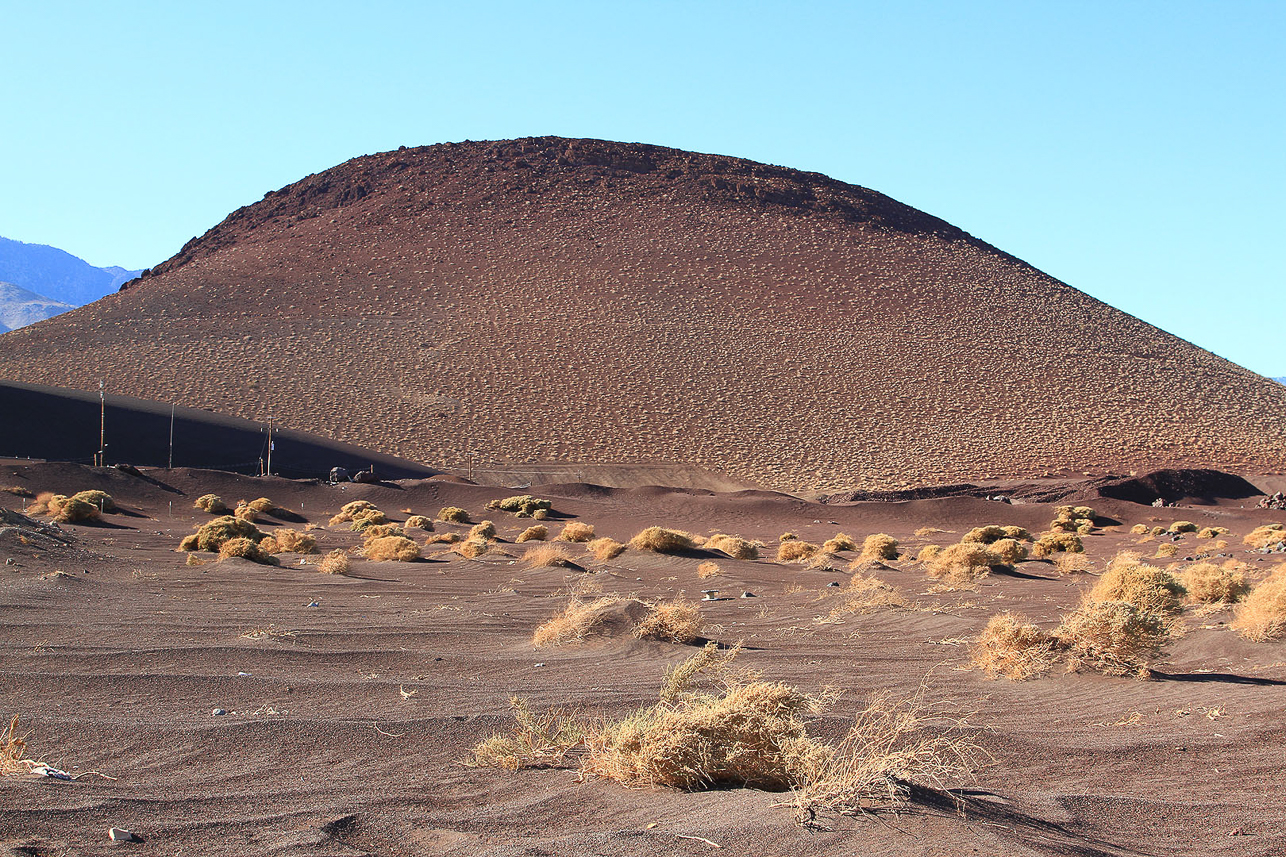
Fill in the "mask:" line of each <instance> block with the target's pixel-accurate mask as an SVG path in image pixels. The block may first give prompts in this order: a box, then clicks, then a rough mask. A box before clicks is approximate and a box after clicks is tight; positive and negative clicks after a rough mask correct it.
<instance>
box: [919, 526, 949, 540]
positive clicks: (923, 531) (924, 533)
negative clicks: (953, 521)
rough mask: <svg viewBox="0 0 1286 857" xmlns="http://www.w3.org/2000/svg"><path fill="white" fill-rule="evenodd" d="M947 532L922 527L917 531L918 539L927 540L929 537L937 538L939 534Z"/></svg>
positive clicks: (935, 528)
mask: <svg viewBox="0 0 1286 857" xmlns="http://www.w3.org/2000/svg"><path fill="white" fill-rule="evenodd" d="M945 532H946V530H940V529H938V528H937V527H921V528H920V529H918V530H916V531H915V535H916V537H917V538H921V539H926V538H928V537H929V536H936V535H937V534H938V533H945Z"/></svg>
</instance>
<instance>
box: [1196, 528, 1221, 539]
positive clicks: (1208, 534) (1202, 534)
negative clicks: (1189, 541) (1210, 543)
mask: <svg viewBox="0 0 1286 857" xmlns="http://www.w3.org/2000/svg"><path fill="white" fill-rule="evenodd" d="M1226 535H1228V529H1227V528H1226V527H1202V528H1201V529H1200V530H1198V531H1197V538H1199V539H1213V538H1216V537H1218V536H1226Z"/></svg>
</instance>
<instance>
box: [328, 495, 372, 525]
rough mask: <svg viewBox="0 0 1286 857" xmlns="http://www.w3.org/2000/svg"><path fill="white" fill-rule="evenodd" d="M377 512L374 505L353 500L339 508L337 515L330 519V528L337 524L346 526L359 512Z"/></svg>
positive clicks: (365, 501)
mask: <svg viewBox="0 0 1286 857" xmlns="http://www.w3.org/2000/svg"><path fill="white" fill-rule="evenodd" d="M370 511H379V510H378V509H376V508H375V504H374V503H371V502H369V501H367V500H354V501H353V502H351V503H345V504H344V505H343V506H341V507H340V509H339V513H338V514H337V515H335V516H334V517H333V518H331V519H330V525H331V526H332V527H334V526H336V525H338V524H346V523H348V522H349V521H352V520H353V518H355V517H356V516H357V515H358V514H359V513H361V512H370Z"/></svg>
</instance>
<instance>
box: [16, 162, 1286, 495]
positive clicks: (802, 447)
mask: <svg viewBox="0 0 1286 857" xmlns="http://www.w3.org/2000/svg"><path fill="white" fill-rule="evenodd" d="M1195 310H1196V308H1195V307H1194V311H1195ZM0 377H6V378H12V379H15V380H21V381H28V382H37V383H42V384H52V385H58V386H69V387H77V388H81V389H93V388H96V387H97V384H98V379H99V378H106V379H107V380H108V384H109V389H110V390H111V391H113V392H119V393H125V394H128V395H132V396H139V397H143V398H149V399H156V400H160V401H163V402H164V401H177V402H179V403H180V404H184V405H189V406H195V407H201V408H208V409H212V410H216V411H220V412H223V413H226V414H230V415H235V416H238V417H245V418H250V419H257V420H264V419H272V420H273V421H274V422H276V423H280V424H284V425H287V426H290V427H293V428H297V429H304V430H308V431H313V432H317V433H321V434H324V435H329V436H332V437H334V438H336V439H338V440H342V441H346V442H350V443H355V444H360V445H363V446H368V447H373V448H377V449H380V450H383V451H386V452H390V453H395V454H397V455H399V456H402V457H405V458H410V459H415V460H419V461H424V462H427V463H430V464H433V465H437V466H442V465H445V466H452V465H456V466H458V465H469V464H472V465H476V466H481V467H491V468H496V469H501V470H503V469H504V468H505V467H506V466H508V465H510V464H515V463H530V462H619V463H647V462H682V463H685V464H693V465H698V466H702V467H706V468H710V469H714V470H719V471H723V472H726V473H728V474H730V475H732V476H735V477H738V478H743V479H747V480H754V481H756V482H758V483H760V484H763V485H767V486H773V487H779V488H786V489H797V488H842V487H863V486H866V487H897V486H899V485H906V484H911V483H929V482H949V481H961V480H966V479H980V478H986V477H988V476H992V475H997V476H999V475H1005V476H1027V475H1037V474H1040V473H1043V472H1047V471H1054V470H1058V469H1074V470H1078V471H1081V470H1084V471H1099V472H1101V471H1106V470H1124V469H1131V468H1144V467H1160V466H1184V465H1195V466H1202V467H1221V468H1224V469H1231V470H1243V471H1244V470H1265V469H1274V468H1279V467H1280V466H1281V462H1282V460H1283V457H1284V456H1286V388H1284V387H1282V386H1281V385H1279V384H1275V383H1273V382H1271V381H1269V380H1267V379H1265V378H1262V377H1260V376H1258V375H1256V374H1254V373H1252V372H1250V371H1248V370H1245V369H1242V368H1241V367H1238V366H1236V365H1234V364H1232V363H1229V362H1228V361H1225V360H1223V359H1221V358H1218V357H1216V356H1214V355H1212V354H1210V353H1208V352H1206V351H1203V350H1201V349H1200V348H1197V347H1195V346H1193V345H1191V344H1189V343H1187V342H1185V341H1183V340H1181V339H1178V338H1176V337H1174V336H1171V335H1169V334H1167V333H1165V332H1163V331H1161V330H1158V329H1157V328H1155V327H1153V326H1151V325H1148V324H1146V323H1144V322H1142V321H1140V320H1138V319H1135V318H1133V317H1131V316H1129V315H1126V314H1124V313H1122V312H1119V311H1117V310H1115V309H1113V308H1112V307H1110V306H1107V305H1105V304H1103V303H1101V302H1099V301H1097V300H1094V299H1093V298H1090V297H1089V296H1087V295H1085V294H1083V293H1081V292H1079V291H1077V290H1075V289H1073V288H1071V287H1069V286H1067V285H1065V284H1063V283H1061V282H1058V281H1057V280H1055V279H1053V278H1051V277H1049V276H1047V275H1045V274H1043V273H1041V272H1040V271H1038V270H1035V269H1034V268H1032V267H1031V266H1029V265H1027V264H1025V263H1024V262H1022V261H1020V260H1018V259H1016V258H1014V257H1012V256H1009V255H1007V254H1005V253H1002V252H1000V251H998V250H996V249H995V248H993V247H991V246H990V245H988V244H986V243H984V242H982V241H979V240H977V239H975V238H973V237H971V236H969V235H968V234H966V233H964V232H962V231H961V230H959V229H957V228H955V227H953V226H951V225H949V224H947V223H945V222H943V221H942V220H939V219H937V218H934V217H932V216H930V215H928V214H925V213H923V212H920V211H917V210H915V209H913V208H910V207H908V206H905V205H902V204H900V203H898V202H896V201H894V200H892V199H889V198H888V197H886V196H883V195H881V194H879V193H876V192H874V191H870V190H867V189H865V188H861V187H856V186H853V185H848V184H844V183H842V182H838V181H835V180H833V179H830V178H827V177H825V176H822V175H818V174H815V173H803V172H798V171H795V170H790V169H785V168H782V167H775V166H767V165H764V164H758V163H753V162H750V161H745V160H739V159H736V158H730V157H721V156H715V155H703V154H693V153H690V152H684V151H678V150H674V149H665V148H659V147H655V146H646V145H639V144H625V143H611V142H603V141H597V140H568V139H561V138H538V139H523V140H513V141H504V142H467V143H460V144H445V145H437V146H429V147H425V148H418V149H399V150H398V151H396V152H386V153H383V154H378V155H371V156H368V157H362V158H356V159H354V160H351V161H348V162H346V163H344V164H341V165H339V166H337V167H335V168H333V169H330V170H327V171H325V172H323V173H319V174H317V175H312V176H309V177H307V178H305V179H302V180H301V181H299V182H296V183H294V184H292V185H289V186H287V187H285V188H282V189H281V190H279V191H274V192H269V193H268V194H267V195H265V197H264V198H263V200H262V201H260V202H258V203H255V204H254V205H251V206H248V207H245V208H242V209H239V210H237V211H235V212H233V213H232V214H231V215H229V216H228V217H227V218H226V219H225V220H224V221H223V222H222V223H220V224H219V225H217V226H216V227H214V228H213V229H211V230H210V231H209V232H207V233H206V234H205V235H204V236H202V237H200V238H197V239H194V240H193V241H191V242H189V243H188V244H187V245H186V246H184V247H183V249H182V250H181V251H180V252H179V253H178V254H177V255H176V256H174V257H173V258H172V259H170V260H169V261H167V262H165V263H164V264H162V265H160V266H159V267H157V268H156V269H154V270H153V271H151V272H150V274H149V275H147V276H145V277H144V278H142V279H141V280H137V281H135V282H133V283H130V284H129V285H128V286H127V287H126V288H125V289H124V290H123V291H121V292H120V293H118V294H115V295H110V296H108V297H107V298H104V299H103V300H100V301H98V302H96V303H94V304H92V305H90V306H87V307H83V308H81V309H78V310H74V311H72V312H68V313H66V314H64V315H61V316H58V317H57V318H54V319H51V320H49V321H46V322H42V323H40V324H37V325H35V326H33V327H30V328H24V329H22V330H19V331H16V332H13V333H9V334H5V335H4V336H3V337H0Z"/></svg>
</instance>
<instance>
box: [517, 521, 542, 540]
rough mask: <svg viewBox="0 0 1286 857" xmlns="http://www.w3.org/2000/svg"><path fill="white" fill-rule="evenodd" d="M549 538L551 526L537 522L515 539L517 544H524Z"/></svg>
mask: <svg viewBox="0 0 1286 857" xmlns="http://www.w3.org/2000/svg"><path fill="white" fill-rule="evenodd" d="M547 538H549V528H547V527H546V526H545V525H544V524H536V525H535V526H534V527H528V528H527V529H525V530H523V531H522V532H521V533H519V534H518V538H516V539H514V541H515V542H516V543H517V544H522V543H523V542H543V541H544V540H545V539H547Z"/></svg>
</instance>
